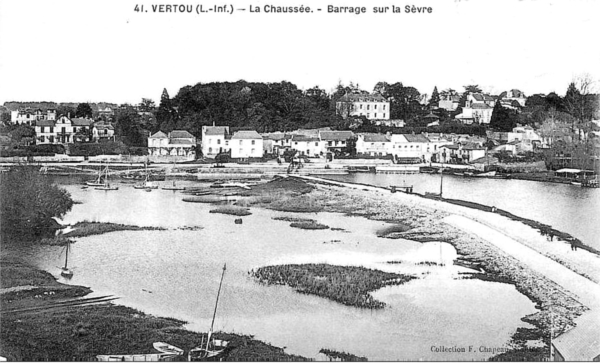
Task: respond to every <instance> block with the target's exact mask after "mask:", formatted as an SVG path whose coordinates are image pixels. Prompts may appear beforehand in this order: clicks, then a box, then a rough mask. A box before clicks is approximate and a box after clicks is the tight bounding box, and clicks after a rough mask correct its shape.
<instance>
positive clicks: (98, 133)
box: [92, 121, 115, 142]
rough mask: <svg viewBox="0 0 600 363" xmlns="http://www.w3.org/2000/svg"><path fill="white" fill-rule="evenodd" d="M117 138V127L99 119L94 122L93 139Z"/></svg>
mask: <svg viewBox="0 0 600 363" xmlns="http://www.w3.org/2000/svg"><path fill="white" fill-rule="evenodd" d="M114 139H115V128H114V127H113V125H111V124H110V123H105V122H104V121H99V122H96V123H94V126H93V127H92V140H94V141H96V142H98V141H101V140H113V141H114Z"/></svg>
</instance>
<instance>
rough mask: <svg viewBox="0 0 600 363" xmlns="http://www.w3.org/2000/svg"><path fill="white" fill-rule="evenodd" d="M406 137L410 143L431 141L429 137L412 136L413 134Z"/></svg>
mask: <svg viewBox="0 0 600 363" xmlns="http://www.w3.org/2000/svg"><path fill="white" fill-rule="evenodd" d="M404 137H405V138H406V140H407V141H408V142H429V139H428V138H427V137H425V135H421V134H418V135H412V134H406V135H404Z"/></svg>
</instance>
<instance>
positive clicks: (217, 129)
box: [202, 126, 231, 158]
mask: <svg viewBox="0 0 600 363" xmlns="http://www.w3.org/2000/svg"><path fill="white" fill-rule="evenodd" d="M230 140H231V135H230V134H229V126H202V155H204V156H205V157H209V158H214V157H215V156H217V154H219V153H221V152H228V151H229V150H231V145H229V143H230Z"/></svg>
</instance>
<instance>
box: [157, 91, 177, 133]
mask: <svg viewBox="0 0 600 363" xmlns="http://www.w3.org/2000/svg"><path fill="white" fill-rule="evenodd" d="M156 121H157V122H158V124H159V125H162V124H163V123H166V122H169V121H170V122H175V109H174V108H173V104H172V102H171V98H170V97H169V92H167V89H166V88H164V89H163V91H162V95H161V96H160V104H159V105H158V111H157V112H156Z"/></svg>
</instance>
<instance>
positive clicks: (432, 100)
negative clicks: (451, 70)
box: [429, 86, 440, 108]
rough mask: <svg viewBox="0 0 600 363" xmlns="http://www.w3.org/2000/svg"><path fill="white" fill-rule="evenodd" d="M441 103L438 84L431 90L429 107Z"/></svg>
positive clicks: (435, 106) (434, 106)
mask: <svg viewBox="0 0 600 363" xmlns="http://www.w3.org/2000/svg"><path fill="white" fill-rule="evenodd" d="M439 103H440V94H439V93H438V89H437V86H435V87H433V92H431V98H430V99H429V108H437V107H438V105H439Z"/></svg>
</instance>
